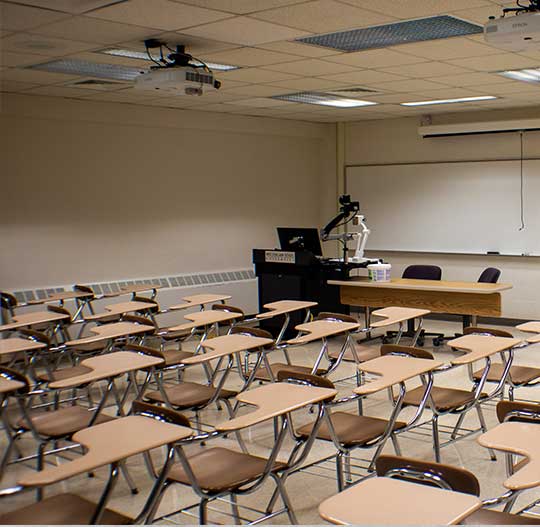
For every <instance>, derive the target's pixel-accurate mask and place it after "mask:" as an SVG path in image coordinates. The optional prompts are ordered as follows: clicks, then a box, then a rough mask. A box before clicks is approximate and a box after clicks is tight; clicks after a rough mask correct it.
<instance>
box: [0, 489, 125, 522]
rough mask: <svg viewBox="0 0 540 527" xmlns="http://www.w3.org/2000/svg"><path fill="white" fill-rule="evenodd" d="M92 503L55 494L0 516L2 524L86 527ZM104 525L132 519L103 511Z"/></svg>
mask: <svg viewBox="0 0 540 527" xmlns="http://www.w3.org/2000/svg"><path fill="white" fill-rule="evenodd" d="M95 510H96V504H95V503H92V502H91V501H88V500H86V499H85V498H81V497H80V496H76V495H75V494H59V495H57V496H52V497H50V498H45V499H44V500H43V501H39V502H37V503H32V504H31V505H28V506H26V507H23V508H21V509H17V510H15V511H12V512H8V513H6V514H2V515H0V524H2V525H89V524H90V520H91V519H92V515H93V514H94V511H95ZM101 523H102V524H105V525H127V524H130V523H133V518H130V517H128V516H124V515H123V514H121V513H119V512H115V511H112V510H110V509H105V511H104V513H103V516H102V518H101Z"/></svg>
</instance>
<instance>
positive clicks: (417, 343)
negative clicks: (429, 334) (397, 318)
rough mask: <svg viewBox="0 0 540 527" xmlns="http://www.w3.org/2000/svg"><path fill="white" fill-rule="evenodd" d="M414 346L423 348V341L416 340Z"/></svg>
mask: <svg viewBox="0 0 540 527" xmlns="http://www.w3.org/2000/svg"><path fill="white" fill-rule="evenodd" d="M416 345H417V346H420V347H421V348H423V347H424V341H423V340H417V341H416Z"/></svg>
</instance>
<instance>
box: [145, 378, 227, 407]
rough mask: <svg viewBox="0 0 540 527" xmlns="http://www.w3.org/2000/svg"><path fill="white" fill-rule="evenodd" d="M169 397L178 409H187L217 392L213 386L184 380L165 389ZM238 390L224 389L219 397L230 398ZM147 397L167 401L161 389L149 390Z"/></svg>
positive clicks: (155, 401)
mask: <svg viewBox="0 0 540 527" xmlns="http://www.w3.org/2000/svg"><path fill="white" fill-rule="evenodd" d="M165 391H166V393H167V397H168V398H169V401H170V402H171V404H172V405H173V406H174V407H175V408H177V409H186V408H191V407H193V406H201V405H205V404H206V403H207V402H208V401H209V400H210V399H211V398H212V397H213V396H214V393H215V392H216V389H215V388H214V387H213V386H206V385H204V384H197V383H194V382H183V383H181V384H178V385H176V386H174V387H172V388H166V389H165ZM236 394H237V392H233V391H231V390H225V389H222V390H221V392H220V394H219V398H220V399H230V398H231V397H234V396H236ZM144 397H145V399H146V400H148V401H151V402H154V403H165V400H164V399H163V396H162V395H161V393H160V391H159V390H156V391H154V392H148V393H146V394H145V396H144Z"/></svg>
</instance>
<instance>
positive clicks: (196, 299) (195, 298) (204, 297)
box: [169, 293, 232, 311]
mask: <svg viewBox="0 0 540 527" xmlns="http://www.w3.org/2000/svg"><path fill="white" fill-rule="evenodd" d="M231 298H232V296H231V295H219V294H218V295H216V294H212V293H202V294H200V295H191V296H184V297H182V300H183V301H184V303H183V304H176V305H175V306H171V307H170V308H169V309H170V310H171V311H174V310H176V309H187V308H189V307H197V306H204V305H205V304H214V303H216V302H222V301H224V300H230V299H231Z"/></svg>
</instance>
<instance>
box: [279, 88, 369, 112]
mask: <svg viewBox="0 0 540 527" xmlns="http://www.w3.org/2000/svg"><path fill="white" fill-rule="evenodd" d="M271 99H278V100H280V101H289V102H299V103H303V104H319V105H321V106H334V107H336V108H358V107H360V106H373V105H375V104H377V103H376V102H372V101H363V100H361V99H350V98H348V97H340V96H339V95H335V94H332V93H324V92H309V91H305V92H298V93H286V94H284V95H274V96H272V97H271Z"/></svg>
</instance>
